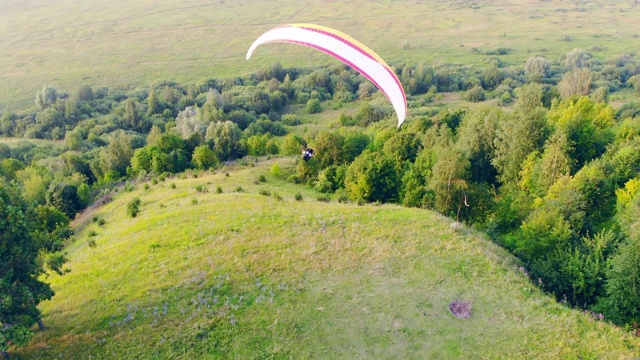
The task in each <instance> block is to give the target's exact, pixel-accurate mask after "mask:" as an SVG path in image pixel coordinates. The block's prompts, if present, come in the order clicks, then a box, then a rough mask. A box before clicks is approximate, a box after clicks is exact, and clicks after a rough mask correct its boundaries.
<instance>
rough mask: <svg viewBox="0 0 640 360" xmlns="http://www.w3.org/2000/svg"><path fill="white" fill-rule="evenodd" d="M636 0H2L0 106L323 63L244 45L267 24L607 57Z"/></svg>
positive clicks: (408, 46)
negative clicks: (81, 90)
mask: <svg viewBox="0 0 640 360" xmlns="http://www.w3.org/2000/svg"><path fill="white" fill-rule="evenodd" d="M638 19H640V6H638V4H637V2H634V1H622V0H619V1H604V0H598V1H579V2H576V1H540V0H506V1H500V2H498V1H491V0H477V1H473V2H470V1H462V0H458V1H442V0H414V1H391V0H387V1H346V0H345V1H297V0H295V1H294V0H280V1H277V0H276V1H258V0H246V1H240V0H229V1H194V0H169V1H162V2H158V1H150V0H141V1H124V0H113V1H104V2H97V1H91V2H88V1H82V0H59V1H48V0H3V1H1V2H0V112H2V111H4V110H5V108H6V107H7V106H10V108H11V109H18V108H21V107H24V106H29V105H31V103H30V102H31V101H32V100H33V98H34V96H35V93H36V91H38V90H40V89H41V88H42V86H43V85H45V84H47V85H52V86H55V87H57V88H58V89H59V90H63V91H73V90H75V89H76V87H77V86H78V85H80V84H83V83H87V84H90V85H93V86H119V87H124V88H129V87H136V86H146V85H147V84H149V83H151V82H153V81H156V80H176V81H181V82H197V81H198V80H201V79H203V78H208V77H228V76H236V75H244V74H247V73H249V72H252V71H254V70H256V69H258V68H259V67H260V66H261V65H262V64H265V63H272V62H274V61H275V60H279V61H280V62H281V63H282V64H283V66H285V67H288V66H307V65H313V64H325V63H329V62H331V61H333V60H330V59H329V58H328V57H327V56H325V55H323V54H320V53H317V52H314V51H311V50H308V49H302V48H299V47H296V46H291V45H270V46H265V47H263V48H261V49H259V50H258V51H257V53H256V56H254V57H253V58H252V59H251V60H250V61H245V60H244V54H245V52H246V50H247V49H248V47H249V45H250V44H251V42H252V41H253V40H254V39H255V38H256V37H257V36H259V35H260V34H261V33H262V32H263V31H265V30H267V29H269V28H271V27H272V26H274V25H279V24H286V23H291V22H312V23H317V24H322V25H326V26H330V27H335V28H337V29H340V30H343V31H345V32H347V33H349V34H350V35H352V36H354V37H356V38H358V39H359V40H361V41H362V42H364V43H366V44H368V45H369V46H370V47H371V48H373V49H374V50H376V51H377V52H379V53H380V55H382V56H383V57H384V58H385V59H387V60H388V61H389V62H398V61H413V62H419V61H424V62H427V63H442V62H461V63H467V64H483V63H484V60H485V58H486V56H487V55H485V53H486V52H490V51H495V50H496V49H498V48H504V49H509V50H508V53H507V54H506V55H502V56H501V59H502V60H503V61H505V62H506V63H510V64H524V62H525V61H526V59H527V58H529V57H530V56H531V55H534V54H542V55H544V56H546V57H547V58H548V59H549V60H556V59H560V58H561V57H562V56H563V54H565V53H566V52H568V51H571V50H572V49H573V48H575V47H580V48H583V49H585V50H587V51H591V52H592V53H593V54H594V55H595V56H597V57H600V58H607V57H611V56H615V55H617V54H621V53H625V52H636V51H637V49H638V48H639V47H640V37H639V35H640V27H639V26H638Z"/></svg>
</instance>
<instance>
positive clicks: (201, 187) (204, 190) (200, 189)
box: [196, 185, 209, 193]
mask: <svg viewBox="0 0 640 360" xmlns="http://www.w3.org/2000/svg"><path fill="white" fill-rule="evenodd" d="M196 192H199V193H207V192H209V190H207V187H206V186H204V185H196Z"/></svg>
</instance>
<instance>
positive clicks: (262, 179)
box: [258, 175, 267, 182]
mask: <svg viewBox="0 0 640 360" xmlns="http://www.w3.org/2000/svg"><path fill="white" fill-rule="evenodd" d="M258 181H259V182H267V178H266V177H265V176H264V175H260V176H258Z"/></svg>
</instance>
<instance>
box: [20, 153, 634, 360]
mask: <svg viewBox="0 0 640 360" xmlns="http://www.w3.org/2000/svg"><path fill="white" fill-rule="evenodd" d="M274 161H280V163H281V166H285V164H283V162H286V161H288V160H272V161H271V162H263V163H258V164H256V165H255V166H247V167H244V168H238V169H236V170H234V171H231V170H225V171H228V172H229V176H226V175H225V172H219V173H217V174H204V175H203V174H200V176H199V177H198V178H193V177H190V178H187V179H183V180H180V179H168V180H166V181H164V182H159V183H158V184H157V185H152V184H149V185H150V187H149V189H146V190H145V189H144V187H143V185H142V184H138V185H137V189H136V190H134V191H132V192H125V193H122V194H119V195H117V196H116V197H115V198H114V200H113V201H112V202H110V203H108V204H107V205H105V206H104V207H102V208H100V209H98V210H96V211H95V213H94V214H93V215H95V216H97V217H98V218H102V219H104V220H106V224H104V225H103V226H99V225H98V224H97V223H94V222H91V221H90V220H87V221H85V224H82V225H84V227H83V229H81V230H80V232H79V234H78V235H77V241H76V242H75V243H73V244H72V245H71V246H70V247H69V249H68V251H69V257H70V262H69V263H68V265H67V267H68V268H69V269H70V270H71V272H70V273H68V274H66V275H65V276H62V277H59V276H57V275H52V276H50V277H49V279H48V280H49V281H51V282H52V284H53V287H54V289H55V290H56V293H57V294H56V296H55V297H54V298H53V299H52V300H51V301H48V302H44V303H42V304H41V309H42V310H43V312H44V314H45V316H44V322H45V324H46V325H47V326H48V330H46V331H44V332H40V333H38V334H37V336H36V338H35V339H34V341H32V343H31V344H30V345H29V347H28V348H24V349H19V351H17V354H18V355H19V356H21V357H24V358H26V359H30V358H94V359H95V358H172V359H176V358H183V359H193V358H229V357H230V358H295V359H300V358H303V359H304V358H314V359H317V358H327V359H338V358H343V359H346V358H349V359H354V358H362V359H364V358H367V359H371V358H403V359H411V358H420V359H422V358H443V359H452V358H553V359H557V358H600V359H606V358H611V359H625V358H632V357H633V356H637V355H638V354H639V353H640V341H639V339H638V338H635V337H633V336H631V335H629V334H628V333H625V332H624V331H622V330H621V329H619V328H616V327H613V326H610V325H609V324H607V323H604V322H601V321H596V320H593V319H592V318H591V317H590V316H589V315H587V314H584V313H581V312H579V311H574V310H569V309H567V308H565V307H564V306H562V305H561V304H558V303H557V302H556V301H555V300H554V299H553V298H551V297H550V296H548V295H545V294H543V293H541V292H540V291H539V290H537V289H536V288H535V287H534V286H532V283H531V280H530V279H528V278H527V276H526V274H524V273H523V272H522V271H520V270H519V266H518V265H517V263H516V261H515V260H514V259H513V258H512V257H511V256H510V255H508V254H507V253H506V252H505V251H503V250H502V249H501V248H499V247H497V246H496V245H494V244H492V243H491V242H489V241H488V240H487V239H485V238H484V237H483V236H482V235H481V234H478V233H476V232H474V231H471V230H469V229H464V228H462V229H456V228H455V227H452V226H451V225H450V224H451V223H452V220H450V219H448V218H445V217H442V216H440V215H438V214H436V213H433V212H429V211H424V210H418V209H407V208H402V207H399V206H392V205H384V206H373V205H367V206H357V205H355V204H339V203H336V202H335V201H334V202H332V203H325V202H319V201H316V200H315V197H316V196H317V194H314V193H313V192H311V191H310V190H308V189H307V188H305V187H302V186H297V185H292V184H288V183H285V182H282V181H281V180H278V179H276V178H275V177H274V176H273V175H271V172H270V167H271V166H272V163H273V162H274ZM259 175H265V176H266V179H267V181H266V182H259V181H256V179H258V177H259ZM171 184H175V188H173V186H172V185H171ZM198 185H200V186H201V187H200V190H202V192H199V191H198V190H197V189H196V187H197V186H198ZM238 186H240V187H242V189H243V192H236V191H235V190H237V187H238ZM218 187H220V188H221V189H222V191H223V192H222V193H217V192H216V189H217V188H218ZM204 191H208V192H204ZM260 191H262V192H263V194H264V193H266V192H267V191H268V192H270V193H271V195H270V196H264V195H260V194H259V192H260ZM275 192H277V193H279V195H280V196H281V197H282V200H279V199H278V197H277V196H276V194H275ZM298 192H299V193H300V194H301V195H302V196H303V199H302V201H296V200H295V199H294V194H296V193H298ZM134 197H139V198H140V199H141V200H142V207H141V212H140V213H139V214H138V216H137V217H136V218H129V217H128V216H127V215H126V206H127V203H128V202H129V201H130V200H131V199H133V198H134ZM93 234H95V235H94V236H90V235H93ZM89 240H95V246H89ZM454 299H460V300H465V301H470V302H471V303H472V306H473V314H472V316H471V317H470V318H468V319H458V318H455V317H454V316H452V315H451V314H450V313H449V310H448V304H449V302H450V301H451V300H454Z"/></svg>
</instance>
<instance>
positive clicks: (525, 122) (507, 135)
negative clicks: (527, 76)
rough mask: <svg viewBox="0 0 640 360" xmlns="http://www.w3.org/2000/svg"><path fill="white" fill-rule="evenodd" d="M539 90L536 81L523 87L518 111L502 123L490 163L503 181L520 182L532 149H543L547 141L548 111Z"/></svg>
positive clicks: (517, 104)
mask: <svg viewBox="0 0 640 360" xmlns="http://www.w3.org/2000/svg"><path fill="white" fill-rule="evenodd" d="M539 89H540V88H539V86H538V85H537V84H530V85H526V86H523V87H522V89H521V91H520V92H519V93H518V99H517V101H516V104H515V105H514V108H515V111H514V112H513V114H511V115H510V116H505V117H504V118H503V120H502V121H501V122H500V123H499V126H498V129H497V132H496V139H495V155H494V158H493V159H492V160H491V164H493V166H495V168H496V169H497V170H498V179H499V180H500V182H502V183H503V184H505V183H513V184H515V183H517V182H518V179H519V176H520V171H521V170H522V164H523V162H524V161H525V160H526V159H527V156H529V154H530V153H531V152H533V151H536V150H540V148H541V147H542V145H543V144H544V141H545V140H546V136H547V119H546V115H547V112H546V110H545V109H544V108H543V107H542V101H541V100H540V99H541V91H538V90H539ZM530 90H533V91H530Z"/></svg>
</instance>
